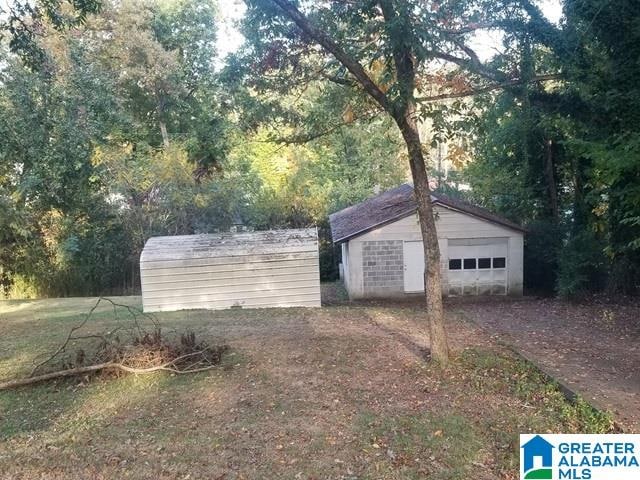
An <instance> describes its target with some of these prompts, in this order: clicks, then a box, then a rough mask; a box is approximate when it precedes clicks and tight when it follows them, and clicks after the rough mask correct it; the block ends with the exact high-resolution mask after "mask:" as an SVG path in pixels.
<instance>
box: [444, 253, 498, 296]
mask: <svg viewBox="0 0 640 480" xmlns="http://www.w3.org/2000/svg"><path fill="white" fill-rule="evenodd" d="M507 251H508V247H507V244H506V243H504V242H500V243H494V244H486V245H451V242H450V243H449V247H448V252H449V262H448V272H447V278H448V282H449V295H505V294H506V293H507Z"/></svg>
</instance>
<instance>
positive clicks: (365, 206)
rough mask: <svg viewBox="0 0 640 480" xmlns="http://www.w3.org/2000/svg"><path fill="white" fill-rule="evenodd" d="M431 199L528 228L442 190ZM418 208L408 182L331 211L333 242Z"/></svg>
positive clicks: (488, 218) (512, 226) (481, 216)
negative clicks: (445, 193) (337, 210)
mask: <svg viewBox="0 0 640 480" xmlns="http://www.w3.org/2000/svg"><path fill="white" fill-rule="evenodd" d="M431 201H432V203H433V204H435V205H442V206H443V207H446V208H451V209H453V210H458V211H460V212H464V213H466V214H469V215H473V216H475V217H479V218H482V219H483V220H486V221H488V222H492V223H497V224H499V225H502V226H504V227H508V228H512V229H514V230H518V231H521V232H524V228H522V227H521V226H520V225H518V224H517V223H514V222H512V221H510V220H508V219H506V218H504V217H501V216H499V215H496V214H494V213H492V212H490V211H489V210H487V209H485V208H482V207H478V206H477V205H473V204H471V203H468V202H465V201H463V200H460V199H457V198H452V197H449V196H446V195H442V194H439V193H438V194H432V195H431ZM416 209H417V206H416V200H415V197H414V195H413V185H410V184H408V183H405V184H404V185H400V186H399V187H397V188H394V189H392V190H389V191H387V192H384V193H381V194H380V195H377V196H375V197H372V198H369V199H368V200H365V201H364V202H362V203H358V204H356V205H353V206H351V207H347V208H345V209H343V210H340V211H339V212H336V213H333V214H331V215H329V223H330V224H331V236H332V238H333V242H334V243H341V242H345V241H347V240H350V239H351V238H353V237H357V236H359V235H363V234H365V233H367V232H368V231H370V230H373V229H374V228H377V227H380V226H382V225H385V224H387V223H390V222H393V221H395V220H399V219H400V218H403V217H406V216H408V215H411V214H413V213H414V212H415V211H416Z"/></svg>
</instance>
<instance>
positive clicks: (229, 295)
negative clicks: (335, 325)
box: [140, 228, 320, 312]
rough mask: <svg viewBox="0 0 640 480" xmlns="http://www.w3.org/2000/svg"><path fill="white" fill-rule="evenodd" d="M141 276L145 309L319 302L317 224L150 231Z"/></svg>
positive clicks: (270, 305)
mask: <svg viewBox="0 0 640 480" xmlns="http://www.w3.org/2000/svg"><path fill="white" fill-rule="evenodd" d="M140 278H141V282H142V303H143V307H144V311H145V312H158V311H175V310H185V309H197V308H204V309H223V308H232V307H237V308H240V307H247V308H262V307H293V306H306V307H319V306H320V268H319V261H318V233H317V229H315V228H313V229H291V230H269V231H258V232H242V233H220V234H203V235H182V236H172V237H152V238H150V239H149V240H148V241H147V243H146V244H145V246H144V249H143V251H142V255H141V257H140Z"/></svg>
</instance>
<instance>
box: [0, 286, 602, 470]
mask: <svg viewBox="0 0 640 480" xmlns="http://www.w3.org/2000/svg"><path fill="white" fill-rule="evenodd" d="M117 301H118V302H119V303H122V304H127V305H133V306H136V305H139V299H138V298H136V297H124V298H123V297H121V298H118V299H117ZM94 303H95V299H64V300H42V301H25V302H20V301H5V302H0V379H7V378H10V377H13V376H17V375H23V374H26V373H28V372H29V370H30V367H31V365H32V361H33V358H34V357H36V356H37V355H40V354H44V353H46V352H48V351H51V350H52V349H55V347H56V346H57V345H58V344H59V343H60V342H61V341H62V340H63V339H64V337H65V335H66V333H67V331H68V329H69V328H71V327H72V326H73V325H75V324H77V323H78V322H79V321H80V320H81V319H82V315H83V314H84V313H85V312H87V311H88V310H89V309H90V308H91V306H92V305H93V304H94ZM157 318H158V319H159V321H160V322H161V323H162V325H163V327H164V328H166V329H171V328H177V329H190V330H192V331H195V332H196V333H197V334H198V336H199V337H200V338H202V339H206V340H207V341H209V342H211V343H217V342H220V341H225V342H226V343H228V344H229V345H230V346H231V352H230V353H229V354H228V355H227V356H226V357H225V359H224V361H223V364H222V365H221V366H220V367H219V368H216V369H215V370H212V371H209V372H205V373H201V374H195V375H187V376H171V375H167V374H163V373H159V374H154V375H148V376H138V377H136V376H121V377H119V378H114V377H108V376H99V377H94V378H91V379H89V378H74V379H68V380H64V381H59V382H54V383H47V384H42V385H38V386H34V387H25V388H21V389H19V390H14V391H6V392H0V476H1V477H2V478H64V479H69V478H127V477H129V478H150V479H151V478H153V479H156V478H167V479H169V478H212V479H216V478H220V479H221V478H224V479H232V478H233V479H236V478H237V479H240V478H246V479H249V478H260V479H262V478H303V479H312V478H314V479H320V478H335V479H338V478H344V479H346V478H353V479H356V478H357V479H368V478H370V479H379V478H383V479H408V478H424V477H425V476H428V477H429V478H433V479H458V478H459V479H466V478H469V475H471V474H472V476H473V477H474V478H487V479H488V478H506V479H511V478H518V477H517V475H518V434H519V433H527V432H534V431H536V432H547V431H556V432H566V433H571V432H579V431H583V432H602V431H607V430H608V429H609V428H610V426H611V421H610V419H609V418H608V417H607V416H606V415H603V414H601V413H599V412H597V411H594V410H593V409H591V408H590V407H589V406H588V405H586V404H584V403H583V402H579V403H578V404H570V403H568V402H566V401H565V400H564V398H563V397H562V395H561V394H560V393H559V391H558V390H557V388H556V387H555V386H554V385H553V384H551V383H549V382H548V380H547V379H545V378H544V377H543V376H542V375H540V374H539V373H538V372H537V371H536V370H535V369H534V368H532V367H531V366H530V365H528V364H526V363H523V362H522V361H520V360H518V359H516V358H514V357H513V356H512V355H511V354H510V353H509V352H507V351H505V350H503V349H502V348H501V347H499V346H497V345H495V344H493V343H492V342H491V340H490V339H488V338H486V337H485V336H484V335H483V334H482V333H481V332H480V331H479V330H477V329H476V328H475V327H474V326H473V325H470V324H468V323H466V322H464V321H462V320H461V319H458V318H456V316H454V315H449V318H448V327H449V331H450V332H451V343H452V347H453V350H454V354H455V360H454V361H453V363H452V365H451V366H450V367H449V368H447V369H442V368H440V367H438V366H436V365H432V364H430V363H428V362H426V361H425V360H424V351H425V347H426V346H427V345H428V338H427V337H426V335H425V334H424V333H423V332H424V331H425V323H424V315H423V313H422V311H421V310H420V308H418V307H406V308H398V307H394V308H385V307H382V306H348V305H336V306H331V307H324V308H321V309H295V308H294V309H271V310H227V311H221V312H206V311H189V312H176V313H170V314H162V315H157ZM126 319H127V313H126V309H123V308H119V309H116V310H115V312H114V309H113V308H111V307H108V306H106V305H105V307H103V308H100V309H98V310H97V311H96V313H95V314H94V315H93V316H92V318H91V320H90V321H89V323H88V325H87V331H92V332H99V331H105V330H110V329H113V328H116V327H117V326H118V325H119V324H122V322H125V321H127V320H126Z"/></svg>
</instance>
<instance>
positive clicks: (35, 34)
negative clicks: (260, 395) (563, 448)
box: [0, 0, 640, 313]
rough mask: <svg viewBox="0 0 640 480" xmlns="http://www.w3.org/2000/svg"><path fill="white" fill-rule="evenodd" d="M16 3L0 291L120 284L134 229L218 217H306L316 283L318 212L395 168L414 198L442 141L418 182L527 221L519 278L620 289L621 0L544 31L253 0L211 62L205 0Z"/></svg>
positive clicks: (530, 13) (623, 259) (625, 14)
mask: <svg viewBox="0 0 640 480" xmlns="http://www.w3.org/2000/svg"><path fill="white" fill-rule="evenodd" d="M85 4H86V5H85ZM34 6H35V7H37V6H38V3H37V2H36V3H32V4H27V6H26V7H25V8H24V9H23V10H19V9H15V10H13V11H12V12H10V15H9V16H8V19H7V20H5V24H4V31H5V32H6V35H5V37H4V39H3V41H2V43H1V45H0V55H1V56H2V58H1V59H0V203H1V204H2V205H1V213H0V286H1V288H2V293H3V295H5V296H44V295H46V296H55V295H88V294H101V293H127V292H132V293H133V292H136V291H137V289H138V283H139V278H138V258H139V254H140V252H141V249H142V247H143V245H144V242H145V241H146V239H147V238H149V237H150V236H153V235H175V234H189V233H199V232H212V231H224V230H228V229H229V228H230V227H232V226H234V225H236V226H239V228H257V229H259V228H277V227H289V226H291V227H295V226H306V225H312V224H318V225H320V227H321V231H323V232H324V236H323V238H324V239H323V244H322V253H323V255H322V272H323V277H324V278H335V275H336V263H337V261H338V259H337V257H336V252H335V251H334V249H333V248H332V247H331V245H330V242H329V240H328V235H327V224H326V219H327V215H328V214H329V213H330V212H332V211H335V210H337V209H339V208H342V207H345V206H347V205H350V204H352V203H355V202H357V201H360V200H363V199H364V198H367V197H368V196H370V195H372V194H373V193H374V192H375V191H379V190H384V189H385V188H389V187H393V186H396V185H398V184H400V183H402V182H404V181H406V179H407V178H408V177H409V176H410V175H411V174H412V173H413V180H414V183H415V184H416V186H417V187H418V186H420V187H421V188H416V191H417V192H418V195H422V196H425V195H428V193H429V188H430V184H429V181H428V176H429V175H432V174H433V173H434V172H433V165H431V164H430V159H429V156H428V153H429V147H430V146H431V145H437V144H438V143H443V142H447V141H452V140H459V139H462V138H464V139H465V141H464V145H465V148H466V149H467V150H468V151H467V157H468V158H471V159H472V160H471V161H468V162H466V163H465V164H464V165H461V166H460V168H459V170H460V171H459V172H458V174H459V176H458V177H456V182H455V184H454V183H453V182H449V183H448V182H447V179H446V178H444V179H442V180H441V182H440V184H439V185H438V188H441V189H443V190H446V191H447V193H448V194H455V195H459V196H461V197H465V198H467V199H469V200H471V201H474V202H476V203H479V204H482V205H484V206H486V207H488V208H490V209H492V210H494V211H497V212H499V213H502V214H503V215H505V216H507V217H509V218H511V219H513V220H515V221H518V222H520V223H522V224H524V225H525V226H526V227H527V229H528V233H527V237H526V258H525V282H526V284H527V287H528V288H529V289H531V290H536V291H538V290H540V291H546V292H557V293H560V294H562V295H566V296H578V295H582V294H588V293H593V292H598V291H604V290H606V291H609V292H612V293H634V292H635V291H636V288H637V286H638V284H639V281H640V258H638V255H639V253H638V252H639V249H640V178H639V176H640V158H639V154H638V148H637V145H638V143H640V136H639V129H640V123H639V122H638V121H637V118H636V117H637V115H640V113H638V112H639V111H640V109H639V108H638V106H639V105H637V104H638V103H639V102H640V100H639V99H640V95H638V93H639V92H638V91H637V90H638V86H637V81H636V78H637V77H638V73H639V72H638V70H639V68H640V66H639V65H640V63H639V61H640V47H638V45H640V42H638V40H640V38H639V37H640V28H639V27H638V25H640V22H638V19H639V18H640V11H638V7H637V5H635V3H634V2H632V1H621V2H615V4H614V2H609V3H605V4H603V3H602V2H598V1H595V0H566V1H565V2H563V6H564V18H563V20H562V22H561V23H560V24H559V25H556V24H553V23H551V22H550V21H548V20H547V19H546V18H545V17H544V15H543V14H542V12H541V11H540V9H539V8H538V7H537V6H536V4H535V3H533V2H529V1H526V0H513V1H501V2H496V1H488V0H486V1H481V0H474V1H471V0H469V1H465V2H459V1H458V2H447V1H445V2H438V3H437V5H436V4H435V3H434V4H433V5H432V4H429V3H428V2H426V3H425V2H413V1H409V0H403V1H400V0H394V1H391V0H389V1H381V2H371V1H364V0H363V1H360V0H358V1H355V2H325V3H313V2H311V3H310V4H308V5H306V4H305V5H299V4H297V3H295V2H289V1H286V0H273V1H270V0H252V1H249V2H247V6H248V9H247V13H246V15H245V18H244V19H243V32H244V35H245V37H246V39H247V40H246V43H245V45H244V46H243V47H242V48H241V49H240V51H238V52H237V53H235V54H234V55H232V56H231V57H229V58H227V59H221V58H218V56H217V54H216V51H215V45H216V35H217V30H218V28H217V27H218V18H219V15H218V10H217V9H218V7H217V5H216V3H215V2H214V1H213V0H207V1H204V2H202V1H198V2H196V1H193V0H180V1H177V2H162V1H141V0H125V1H122V2H103V3H102V4H101V5H100V6H97V5H94V4H93V2H90V1H88V2H84V3H83V5H79V6H78V8H77V9H76V10H73V9H70V8H69V7H68V6H67V5H65V4H62V3H58V2H47V3H46V5H45V6H44V7H41V8H40V9H37V8H34ZM83 6H84V7H83ZM45 7H46V8H45ZM15 19H20V20H22V23H20V22H18V21H17V20H15ZM36 27H37V28H36ZM481 30H495V31H499V32H501V34H502V45H501V48H500V51H499V52H498V53H497V54H495V55H494V56H492V57H491V58H490V59H488V60H484V59H481V58H480V56H479V55H478V53H477V52H476V51H475V50H474V49H473V38H474V35H475V34H476V32H478V31H481ZM427 121H428V122H430V125H431V126H432V127H431V128H430V129H429V130H428V131H425V130H424V129H421V125H422V124H423V123H425V122H427ZM416 134H417V138H416ZM421 169H424V172H422V171H421ZM460 179H462V181H463V183H466V184H468V185H469V186H470V187H471V189H470V190H457V185H459V182H460ZM432 185H433V182H432V183H431V186H432ZM423 203H424V202H423ZM427 203H428V202H427ZM430 218H431V219H432V218H433V216H432V215H431V216H430V215H429V212H426V211H425V212H421V219H423V229H424V230H425V232H426V233H427V234H428V233H429V232H433V228H429V225H430V223H429V219H430ZM427 243H428V242H427ZM431 243H433V242H431ZM427 248H429V246H428V245H427ZM428 253H429V254H431V255H432V256H433V254H434V249H433V245H431V249H430V250H429V252H428ZM426 258H429V257H428V256H427V257H426ZM434 258H435V257H434ZM431 264H432V265H437V264H438V263H437V262H431ZM436 273H437V272H436ZM431 284H432V285H433V282H432V283H431ZM430 304H431V305H434V302H433V301H432V302H430ZM436 313H437V312H436Z"/></svg>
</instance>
